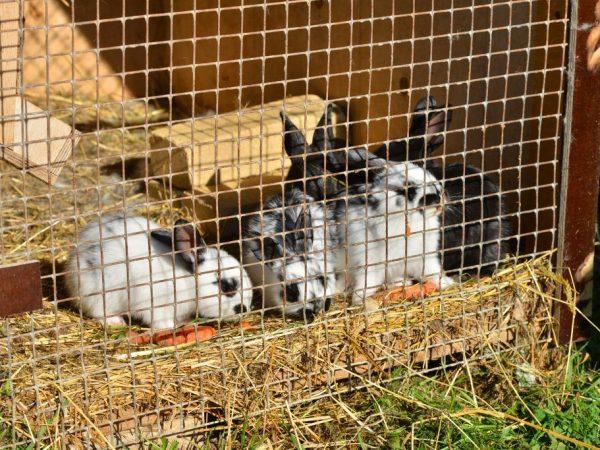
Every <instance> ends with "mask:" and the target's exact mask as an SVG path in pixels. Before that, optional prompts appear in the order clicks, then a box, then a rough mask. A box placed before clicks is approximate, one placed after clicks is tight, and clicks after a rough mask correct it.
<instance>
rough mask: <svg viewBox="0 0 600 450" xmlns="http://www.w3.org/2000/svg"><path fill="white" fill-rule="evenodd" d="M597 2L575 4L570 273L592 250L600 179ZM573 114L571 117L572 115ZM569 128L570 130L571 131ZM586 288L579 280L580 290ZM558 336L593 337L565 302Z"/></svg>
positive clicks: (563, 262) (564, 207)
mask: <svg viewBox="0 0 600 450" xmlns="http://www.w3.org/2000/svg"><path fill="white" fill-rule="evenodd" d="M595 5H596V0H581V1H579V2H573V5H572V8H573V10H572V17H573V19H572V22H571V27H572V32H571V55H570V58H569V59H570V61H569V64H571V65H574V66H572V67H574V77H573V78H572V79H571V83H572V84H571V91H570V98H569V102H568V109H567V120H568V122H567V133H566V138H565V153H564V156H563V174H562V193H561V216H560V228H559V231H560V234H559V242H558V248H559V255H558V266H559V267H561V268H563V269H564V271H565V276H566V277H567V278H570V277H571V273H575V272H576V271H577V269H578V268H579V267H580V266H581V265H582V264H583V263H584V261H585V259H586V257H587V256H588V255H589V254H590V253H592V252H593V251H594V235H595V227H596V210H597V206H596V205H597V204H598V183H599V180H600V90H598V89H590V87H591V86H597V85H598V76H597V75H594V74H593V73H592V72H590V71H588V67H587V55H588V50H587V46H586V40H587V38H588V34H589V33H590V26H588V25H593V24H594V23H595V21H596V18H595V16H594V7H595ZM569 112H570V117H569ZM569 128H570V133H569ZM583 287H584V286H583V285H581V284H579V285H578V286H577V288H578V290H579V291H581V290H582V288H583ZM556 314H557V317H558V330H557V331H558V339H559V342H561V343H567V342H569V341H570V340H571V339H572V340H574V341H580V340H584V339H587V337H588V336H589V327H588V326H587V324H586V322H585V321H584V320H583V319H582V318H581V317H579V315H577V316H574V315H573V312H572V311H571V309H570V308H569V306H567V305H558V307H557V311H556Z"/></svg>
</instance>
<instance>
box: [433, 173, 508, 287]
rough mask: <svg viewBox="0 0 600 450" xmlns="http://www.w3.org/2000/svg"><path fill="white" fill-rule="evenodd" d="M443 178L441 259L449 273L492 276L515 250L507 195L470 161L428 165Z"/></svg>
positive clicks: (436, 174)
mask: <svg viewBox="0 0 600 450" xmlns="http://www.w3.org/2000/svg"><path fill="white" fill-rule="evenodd" d="M428 170H429V171H430V172H431V173H432V174H434V176H435V177H436V178H438V179H440V180H443V183H442V184H443V186H444V192H445V194H446V198H447V199H448V201H447V202H446V204H445V206H444V215H443V220H442V225H443V229H444V235H443V239H442V250H443V254H442V259H443V262H444V270H446V271H447V272H448V273H452V274H455V273H458V274H463V273H465V274H475V275H478V276H489V275H492V274H493V273H494V272H495V271H496V270H497V268H498V266H499V264H500V261H502V260H503V259H505V258H506V257H507V256H508V255H509V254H510V253H512V252H513V251H514V238H513V234H514V230H513V226H512V223H511V222H510V220H509V219H508V218H506V208H505V202H504V196H503V195H502V194H501V193H500V190H499V189H498V186H497V185H496V184H495V183H494V182H493V181H492V180H491V179H490V177H488V176H487V175H485V174H484V173H483V172H482V171H481V170H479V169H477V168H475V167H473V166H470V165H468V164H462V163H455V164H450V165H447V166H445V167H428Z"/></svg>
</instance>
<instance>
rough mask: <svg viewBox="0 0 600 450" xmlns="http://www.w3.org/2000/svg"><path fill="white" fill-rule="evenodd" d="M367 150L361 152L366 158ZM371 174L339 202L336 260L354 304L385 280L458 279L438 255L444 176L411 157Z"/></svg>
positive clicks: (441, 283)
mask: <svg viewBox="0 0 600 450" xmlns="http://www.w3.org/2000/svg"><path fill="white" fill-rule="evenodd" d="M366 152H367V150H365V149H362V150H357V151H356V154H357V155H363V156H364V157H365V158H367V156H366V155H365V153H366ZM373 162H374V163H375V164H380V161H378V160H377V159H374V160H373ZM372 176H373V177H374V179H373V180H372V181H371V182H369V183H364V184H354V185H351V186H349V187H348V189H347V196H346V198H340V199H338V200H337V202H336V205H335V214H334V216H335V224H336V228H337V231H338V240H339V245H338V248H339V249H340V250H338V251H337V252H336V254H337V263H336V265H337V267H345V268H346V273H347V276H338V290H342V289H343V290H346V291H351V292H352V293H353V294H352V300H351V304H352V305H360V304H362V303H363V301H364V300H365V299H366V298H367V297H370V296H371V295H372V294H374V293H375V291H377V290H378V289H379V288H380V287H381V286H382V285H384V284H387V285H390V286H396V285H410V284H412V280H413V279H418V280H420V281H428V282H430V283H432V284H434V285H435V287H436V288H437V289H444V288H446V287H448V286H451V285H452V284H454V280H452V278H450V277H448V276H446V275H445V274H444V272H443V269H442V264H441V260H440V257H439V249H440V239H441V230H440V215H441V211H442V204H443V201H444V199H443V191H442V188H441V185H440V183H439V181H438V180H437V179H436V178H435V177H434V176H433V175H431V174H430V173H429V172H428V171H427V170H425V169H424V168H423V167H419V166H417V165H415V164H412V163H399V164H395V165H391V166H389V167H383V168H381V167H379V166H378V169H377V170H376V171H374V172H373V173H372ZM342 275H344V274H342Z"/></svg>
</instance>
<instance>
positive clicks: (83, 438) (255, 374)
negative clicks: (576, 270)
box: [0, 96, 573, 448]
mask: <svg viewBox="0 0 600 450" xmlns="http://www.w3.org/2000/svg"><path fill="white" fill-rule="evenodd" d="M30 100H32V101H34V103H37V104H39V105H40V106H42V107H45V108H47V109H50V110H51V111H52V114H53V115H54V116H55V117H59V118H61V119H62V120H65V121H67V122H69V123H74V124H75V126H76V127H77V128H78V129H79V130H80V131H83V132H84V134H83V136H82V139H81V141H80V143H79V145H78V146H77V148H75V149H74V153H73V156H72V158H71V160H70V161H69V162H68V163H67V165H66V166H65V168H64V169H63V171H62V173H61V176H60V178H59V180H58V181H57V183H56V184H55V185H54V186H52V187H49V186H48V185H46V184H44V183H42V182H40V181H39V180H37V179H35V178H34V177H31V176H29V175H27V174H25V173H24V172H23V171H22V170H19V169H16V168H14V167H12V166H10V165H8V164H7V163H5V162H2V161H0V202H1V205H2V221H3V224H2V226H3V234H2V240H1V241H0V245H1V250H0V255H2V262H3V263H10V262H15V261H22V260H23V259H32V258H34V259H39V260H41V261H42V262H43V263H44V266H43V273H44V274H45V277H44V281H45V296H46V297H47V298H48V299H50V300H60V299H62V298H63V297H62V296H61V292H60V281H59V278H60V273H61V265H62V263H63V262H64V261H65V259H66V256H67V254H68V252H69V251H70V250H71V248H72V246H73V244H74V239H73V237H74V236H75V235H76V233H77V229H78V228H79V227H81V226H84V225H85V224H86V223H88V222H89V221H90V220H93V219H94V218H95V217H96V216H97V215H98V214H99V213H103V214H104V213H107V212H111V211H119V210H121V211H122V210H123V208H124V207H126V208H127V210H128V211H135V213H138V214H142V215H148V216H149V217H151V218H152V219H154V220H156V221H157V222H159V223H160V224H161V225H164V226H169V225H172V223H173V220H175V219H176V218H178V217H184V218H191V213H190V211H188V210H185V209H182V208H177V207H175V206H174V205H173V204H172V203H171V202H170V201H168V200H169V199H160V201H159V200H158V199H152V198H151V196H150V195H149V194H148V192H149V187H148V186H147V185H146V184H145V183H143V182H142V180H140V179H139V178H143V175H142V176H138V179H133V180H128V179H127V178H126V179H125V180H124V179H123V178H122V177H121V171H122V169H123V167H122V163H123V162H126V161H128V160H129V159H131V158H139V157H144V156H145V155H146V152H147V149H148V148H149V142H148V139H149V132H148V129H147V128H146V126H145V124H146V123H150V124H151V122H152V121H161V120H165V118H167V117H168V113H167V112H165V111H164V110H162V109H161V108H160V107H158V106H156V105H152V104H146V103H145V102H143V101H137V102H128V103H124V104H120V103H105V104H102V105H99V106H97V105H96V104H95V102H91V101H89V100H86V99H71V98H66V97H60V96H50V97H49V98H48V99H45V98H43V99H30ZM46 100H48V101H49V104H46ZM40 103H41V104H40ZM73 107H74V108H73ZM107 169H109V170H107ZM165 200H167V201H165ZM549 261H550V259H549V256H548V255H546V256H544V257H540V258H538V259H535V260H532V261H528V262H523V263H520V264H514V265H513V266H511V267H509V268H507V269H505V270H503V271H502V272H500V273H498V274H497V275H496V276H495V277H493V278H490V279H485V280H481V281H480V282H475V281H470V282H466V283H464V284H463V285H462V286H461V287H458V286H457V287H454V288H452V289H449V290H447V291H445V292H444V293H443V295H441V296H440V295H434V296H430V297H427V298H426V299H421V300H417V301H410V302H398V301H395V300H392V298H391V297H390V296H388V295H387V294H386V293H382V294H380V295H378V296H377V297H375V298H374V299H371V300H370V304H371V305H372V304H373V303H375V304H377V306H378V307H377V308H375V309H373V310H372V311H370V312H367V311H363V310H357V309H347V308H344V306H343V305H344V302H343V301H339V302H338V303H337V306H336V308H335V309H334V310H333V311H330V312H329V313H328V314H327V315H326V316H324V317H321V318H319V319H318V320H317V321H315V322H314V323H312V324H309V325H306V324H302V323H297V322H296V323H294V322H290V323H284V322H282V320H281V319H278V318H275V317H269V316H264V315H262V314H261V313H259V312H255V313H252V314H251V315H250V317H249V321H250V322H251V323H252V324H253V325H254V327H255V329H254V330H253V331H246V330H244V329H243V328H242V327H241V326H240V324H233V325H223V326H220V327H219V336H218V337H217V338H216V339H214V340H212V341H209V342H206V343H203V344H201V345H193V344H188V345H184V346H178V347H171V348H159V347H154V346H151V345H147V346H135V345H133V344H131V343H130V342H129V340H128V339H127V337H126V335H125V330H110V331H108V332H107V331H105V330H103V329H102V328H100V327H99V326H98V325H96V324H95V323H93V322H88V321H85V320H83V319H82V318H81V317H80V315H78V314H76V313H73V312H70V311H67V310H64V309H62V308H57V306H56V303H50V302H47V303H45V309H44V310H43V311H39V312H36V313H32V314H28V315H24V316H20V317H18V318H13V319H10V320H6V321H4V322H3V323H2V327H1V328H0V446H3V445H4V444H5V443H6V444H7V445H12V444H13V443H15V442H36V444H37V445H38V446H40V447H44V446H64V447H66V446H73V448H81V447H84V446H87V447H89V446H91V445H95V446H97V447H99V448H106V447H110V446H116V445H117V444H119V443H121V442H122V440H127V441H131V442H139V441H140V440H142V439H143V437H142V436H140V435H139V434H138V433H137V432H138V431H140V432H141V431H142V430H144V431H145V432H147V433H149V435H148V436H152V433H156V434H157V435H162V434H168V433H172V434H178V433H180V432H181V431H182V430H187V431H190V430H192V429H206V428H207V427H213V426H214V425H215V424H219V423H220V424H222V423H226V424H230V423H231V421H233V420H235V419H237V418H246V417H249V416H251V415H255V416H257V417H258V418H260V419H261V420H263V421H265V423H268V421H269V420H270V419H269V417H270V415H269V414H270V413H269V411H272V410H275V409H282V408H287V410H288V412H289V414H290V417H291V415H292V414H293V412H292V411H291V410H290V405H294V404H304V403H306V402H310V401H311V400H314V399H317V398H320V397H323V396H327V395H330V394H331V393H333V392H340V391H343V390H345V389H348V388H350V387H357V386H361V385H365V384H368V383H373V382H379V381H382V380H386V379H387V378H388V377H389V374H390V369H391V368H392V367H397V366H416V367H418V368H420V369H426V368H427V364H428V362H429V361H430V360H432V359H437V358H441V357H444V356H447V355H451V354H463V355H466V354H467V353H468V354H469V355H470V357H472V358H477V357H483V356H484V355H485V354H490V352H497V351H501V350H502V349H503V348H508V347H512V348H514V347H516V346H518V345H534V344H535V343H538V342H540V341H541V340H545V339H547V338H548V326H549V325H550V323H551V313H550V311H551V303H552V301H553V300H554V299H553V298H552V294H553V293H555V292H556V290H557V288H558V287H561V288H562V289H563V292H565V293H566V294H567V298H571V297H569V296H572V292H573V291H572V288H571V287H570V285H568V284H566V283H565V282H564V280H562V279H561V278H559V277H557V276H556V275H555V274H554V272H553V271H552V269H551V266H550V262H549ZM342 380H343V384H342ZM315 420H317V419H315ZM132 430H133V431H132Z"/></svg>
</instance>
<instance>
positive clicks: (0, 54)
mask: <svg viewBox="0 0 600 450" xmlns="http://www.w3.org/2000/svg"><path fill="white" fill-rule="evenodd" d="M19 26H20V24H19V3H18V2H17V1H9V2H4V1H3V2H0V144H1V143H3V142H12V141H13V132H14V131H13V127H12V126H9V127H6V126H4V121H3V118H5V117H9V116H13V115H14V114H15V99H16V98H17V94H18V93H17V81H18V69H19V67H18V63H17V61H18V60H17V58H18V57H19Z"/></svg>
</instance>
